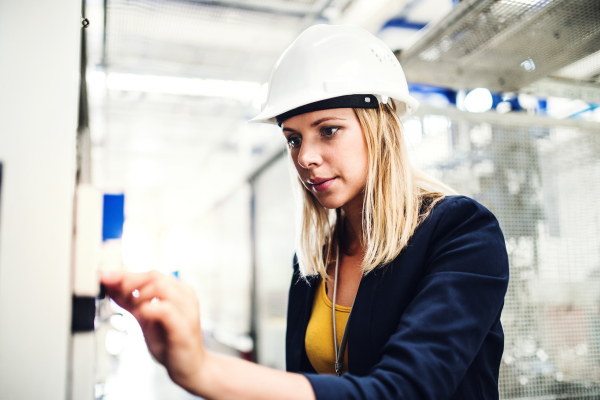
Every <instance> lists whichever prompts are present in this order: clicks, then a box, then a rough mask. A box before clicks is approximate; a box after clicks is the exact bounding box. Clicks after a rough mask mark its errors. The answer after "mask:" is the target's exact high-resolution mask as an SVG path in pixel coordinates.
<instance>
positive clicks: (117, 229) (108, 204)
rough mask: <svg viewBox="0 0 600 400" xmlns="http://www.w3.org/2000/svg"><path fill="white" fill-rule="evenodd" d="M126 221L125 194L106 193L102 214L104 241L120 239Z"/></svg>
mask: <svg viewBox="0 0 600 400" xmlns="http://www.w3.org/2000/svg"><path fill="white" fill-rule="evenodd" d="M124 223H125V195H124V194H105V195H104V207H103V215H102V241H107V240H109V239H120V238H121V237H122V236H123V224H124Z"/></svg>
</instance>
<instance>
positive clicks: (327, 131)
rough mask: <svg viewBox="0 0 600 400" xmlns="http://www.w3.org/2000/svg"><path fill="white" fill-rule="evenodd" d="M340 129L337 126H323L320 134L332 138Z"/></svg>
mask: <svg viewBox="0 0 600 400" xmlns="http://www.w3.org/2000/svg"><path fill="white" fill-rule="evenodd" d="M339 129H340V127H339V126H324V127H323V128H321V134H322V135H324V136H333V135H335V134H336V133H337V131H338V130H339Z"/></svg>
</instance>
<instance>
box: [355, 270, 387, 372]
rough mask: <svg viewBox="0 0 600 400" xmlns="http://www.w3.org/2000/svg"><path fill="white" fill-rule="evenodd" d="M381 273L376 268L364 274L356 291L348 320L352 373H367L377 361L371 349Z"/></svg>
mask: <svg viewBox="0 0 600 400" xmlns="http://www.w3.org/2000/svg"><path fill="white" fill-rule="evenodd" d="M381 275H382V271H380V270H375V271H372V272H371V273H369V274H367V275H366V276H363V278H362V280H361V281H360V285H359V287H358V292H357V293H356V299H355V300H354V308H353V310H352V316H351V317H350V321H349V322H348V323H349V324H350V325H349V326H348V372H350V373H352V374H356V375H360V376H364V375H366V374H367V372H368V371H369V369H370V368H371V366H372V365H373V364H374V362H375V360H373V359H372V358H373V357H374V356H373V351H372V349H371V314H372V313H371V310H372V308H373V297H374V296H375V289H376V288H377V284H378V283H379V280H380V279H381Z"/></svg>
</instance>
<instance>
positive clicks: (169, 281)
mask: <svg viewBox="0 0 600 400" xmlns="http://www.w3.org/2000/svg"><path fill="white" fill-rule="evenodd" d="M101 282H102V283H104V285H105V286H106V291H107V293H108V294H109V296H110V297H111V298H113V299H114V300H115V301H116V302H117V303H118V304H119V305H120V306H121V307H123V308H125V309H126V310H128V311H131V310H132V309H133V308H134V307H135V306H136V305H137V304H140V303H141V302H142V301H145V300H151V299H152V298H154V297H159V298H163V299H165V298H168V297H169V296H176V295H177V291H175V290H169V287H172V286H173V283H176V281H175V279H173V278H171V277H169V276H167V275H164V274H161V273H160V272H158V271H150V272H143V273H130V272H122V271H115V272H110V273H108V274H107V273H105V274H102V276H101ZM148 288H149V289H148ZM140 297H141V298H140ZM148 297H149V298H148Z"/></svg>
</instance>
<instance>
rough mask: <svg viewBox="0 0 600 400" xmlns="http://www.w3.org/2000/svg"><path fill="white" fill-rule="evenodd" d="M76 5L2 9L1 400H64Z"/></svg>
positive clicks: (65, 0)
mask: <svg viewBox="0 0 600 400" xmlns="http://www.w3.org/2000/svg"><path fill="white" fill-rule="evenodd" d="M80 26H81V1H80V0H48V1H37V0H2V1H0V160H1V161H2V163H3V182H2V186H3V187H2V205H1V210H0V212H1V213H2V219H1V226H0V327H1V328H0V392H1V394H0V397H2V399H19V400H29V399H31V400H39V399H44V400H55V399H56V400H64V399H65V397H66V388H67V364H68V344H69V335H70V317H71V276H70V269H71V240H72V214H73V192H74V187H73V183H74V180H75V134H76V124H77V99H78V93H77V85H78V67H79V37H80Z"/></svg>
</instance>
